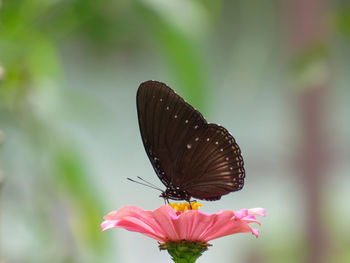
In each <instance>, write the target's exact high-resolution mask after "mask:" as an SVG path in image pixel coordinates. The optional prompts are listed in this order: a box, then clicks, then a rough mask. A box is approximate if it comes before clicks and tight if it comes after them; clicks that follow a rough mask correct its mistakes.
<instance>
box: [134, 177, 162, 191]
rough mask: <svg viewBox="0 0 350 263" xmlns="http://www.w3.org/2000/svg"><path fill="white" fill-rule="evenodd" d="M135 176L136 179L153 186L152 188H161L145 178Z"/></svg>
mask: <svg viewBox="0 0 350 263" xmlns="http://www.w3.org/2000/svg"><path fill="white" fill-rule="evenodd" d="M137 178H138V179H140V180H141V181H143V182H145V183H146V184H148V185H151V186H153V187H154V188H157V189H159V190H161V191H162V189H160V188H159V187H158V186H156V185H154V184H152V183H150V182H148V181H146V180H145V179H143V178H142V177H140V176H137ZM162 192H163V191H162Z"/></svg>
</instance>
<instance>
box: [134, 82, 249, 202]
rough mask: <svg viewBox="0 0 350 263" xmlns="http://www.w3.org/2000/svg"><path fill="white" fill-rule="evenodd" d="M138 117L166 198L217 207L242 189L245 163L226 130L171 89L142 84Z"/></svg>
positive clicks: (156, 84)
mask: <svg viewBox="0 0 350 263" xmlns="http://www.w3.org/2000/svg"><path fill="white" fill-rule="evenodd" d="M137 112H138V119H139V126H140V132H141V137H142V141H143V144H144V146H145V150H146V153H147V155H148V157H149V159H150V161H151V164H152V166H153V168H154V170H155V172H156V174H157V176H158V177H159V179H160V180H161V182H162V183H163V184H164V185H165V186H166V190H165V191H164V192H163V193H162V194H161V197H163V198H165V199H173V200H186V201H190V199H191V197H194V198H198V199H202V200H209V201H213V200H218V199H220V198H221V196H222V195H225V194H228V193H230V192H233V191H238V190H240V189H241V188H242V187H243V184H244V177H245V171H244V168H243V158H242V156H241V151H240V149H239V147H238V145H237V144H236V142H235V139H234V138H233V137H232V135H231V134H230V133H229V132H228V131H227V130H226V129H225V128H223V127H222V126H219V125H216V124H212V123H207V121H206V120H205V119H204V117H203V116H202V114H201V113H200V112H198V111H197V110H195V109H194V108H193V107H192V106H191V105H189V104H188V103H186V102H185V101H184V100H183V99H182V98H181V97H180V96H179V95H177V94H176V93H175V92H174V91H173V90H172V89H170V88H169V87H168V86H167V85H166V84H164V83H161V82H157V81H146V82H144V83H142V84H141V85H140V87H139V89H138V92H137Z"/></svg>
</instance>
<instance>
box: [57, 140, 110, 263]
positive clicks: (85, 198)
mask: <svg viewBox="0 0 350 263" xmlns="http://www.w3.org/2000/svg"><path fill="white" fill-rule="evenodd" d="M53 160H54V162H55V164H54V165H55V166H54V167H55V168H56V170H55V174H54V175H55V177H54V178H55V180H56V182H57V185H58V186H59V188H60V189H61V190H62V191H63V192H64V193H65V194H68V195H69V196H70V199H69V200H70V202H71V203H70V206H71V220H72V221H71V223H72V228H73V232H75V233H76V235H77V237H78V239H79V240H80V242H81V243H83V244H84V243H85V245H87V246H88V247H89V248H90V249H93V250H94V251H95V253H96V258H98V257H97V254H99V255H101V254H103V251H104V249H105V248H106V243H107V239H106V236H104V235H102V234H101V229H100V224H101V222H102V216H103V211H104V210H103V205H102V202H101V201H100V200H99V194H98V191H97V189H96V187H95V185H94V184H93V183H92V182H91V178H89V177H88V176H87V174H86V170H85V169H84V166H83V162H82V161H81V160H80V157H79V156H78V155H77V154H76V153H75V152H74V150H73V149H72V148H70V147H66V148H61V149H58V150H57V152H56V155H55V158H54V159H53Z"/></svg>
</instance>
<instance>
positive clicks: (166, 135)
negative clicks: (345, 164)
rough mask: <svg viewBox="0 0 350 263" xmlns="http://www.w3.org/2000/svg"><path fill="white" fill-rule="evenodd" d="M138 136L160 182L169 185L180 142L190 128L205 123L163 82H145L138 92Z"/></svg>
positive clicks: (171, 180)
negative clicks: (139, 133) (139, 132)
mask: <svg viewBox="0 0 350 263" xmlns="http://www.w3.org/2000/svg"><path fill="white" fill-rule="evenodd" d="M137 110H138V118H139V125H140V131H141V137H142V140H143V143H144V146H145V150H146V152H147V154H148V157H149V159H150V161H151V163H152V165H153V167H154V169H155V171H156V173H157V175H158V177H159V178H160V179H161V181H162V182H163V183H164V184H165V185H166V186H168V184H169V183H173V182H174V180H175V181H176V180H177V178H176V176H175V174H174V171H175V170H176V165H177V164H178V163H179V159H181V151H182V150H183V149H182V148H183V147H182V145H183V144H185V142H186V140H188V137H191V133H193V132H194V131H193V130H192V129H190V127H191V126H192V127H195V126H196V127H200V126H203V125H204V124H206V121H205V119H204V118H203V116H202V115H201V114H200V113H199V112H196V111H195V110H194V109H193V107H192V106H190V105H189V104H187V103H186V102H185V101H184V100H183V99H182V98H181V97H180V96H178V95H177V94H176V93H175V92H174V91H173V90H172V89H170V88H169V87H167V86H166V85H165V84H163V83H160V82H156V81H147V82H144V83H142V84H141V85H140V87H139V90H138V92H137Z"/></svg>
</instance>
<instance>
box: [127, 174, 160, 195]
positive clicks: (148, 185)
mask: <svg viewBox="0 0 350 263" xmlns="http://www.w3.org/2000/svg"><path fill="white" fill-rule="evenodd" d="M126 179H128V180H129V181H131V182H133V183H137V184H141V185H144V186H147V187H150V188H153V189H156V190H158V191H161V192H163V190H162V189H160V188H158V187H156V186H154V185H151V184H145V183H142V182H139V181H136V180H134V179H131V178H129V177H128V178H126Z"/></svg>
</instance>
